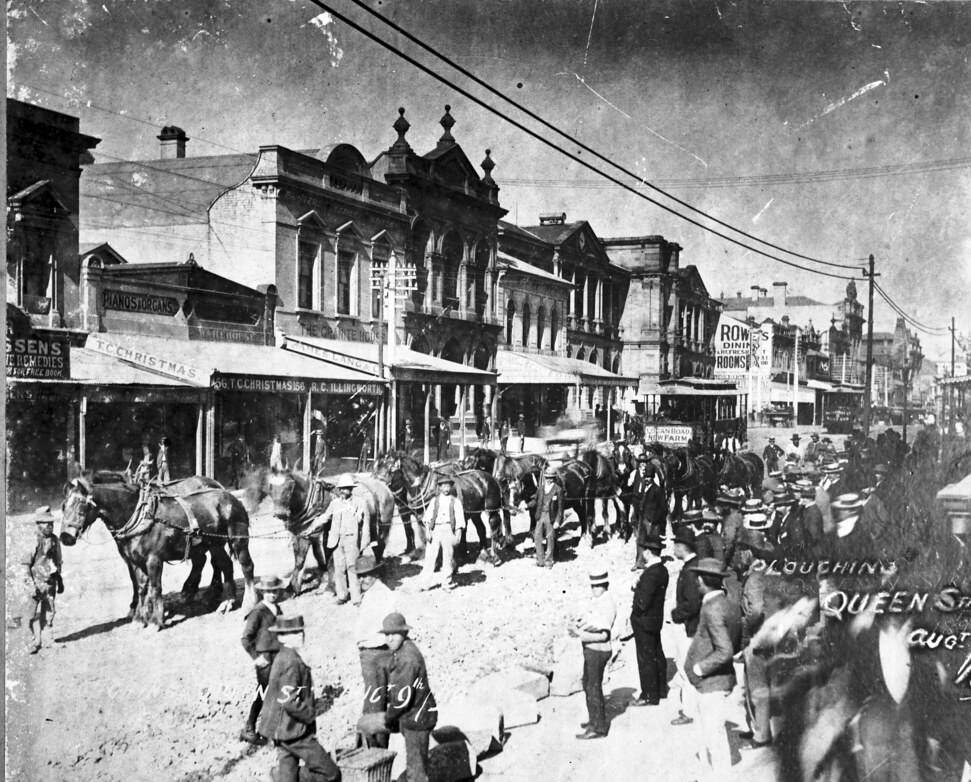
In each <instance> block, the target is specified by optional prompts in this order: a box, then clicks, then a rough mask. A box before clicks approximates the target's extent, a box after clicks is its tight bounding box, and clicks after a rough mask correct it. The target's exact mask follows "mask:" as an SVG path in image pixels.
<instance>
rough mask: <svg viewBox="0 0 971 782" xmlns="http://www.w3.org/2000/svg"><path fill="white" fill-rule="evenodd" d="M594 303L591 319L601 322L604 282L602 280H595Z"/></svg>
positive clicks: (599, 278)
mask: <svg viewBox="0 0 971 782" xmlns="http://www.w3.org/2000/svg"><path fill="white" fill-rule="evenodd" d="M595 296H596V301H595V302H594V313H593V317H594V318H595V319H596V320H603V303H604V281H603V278H601V277H598V278H597V292H596V294H595Z"/></svg>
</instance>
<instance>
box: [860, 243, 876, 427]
mask: <svg viewBox="0 0 971 782" xmlns="http://www.w3.org/2000/svg"><path fill="white" fill-rule="evenodd" d="M869 261H870V263H869V269H868V270H864V272H863V276H864V277H866V278H867V279H868V280H869V281H870V292H869V296H868V303H867V307H868V309H867V318H866V320H867V324H866V382H865V384H864V390H863V437H864V438H866V437H869V436H870V393H871V389H872V387H873V278H874V277H879V276H880V275H879V274H876V273H875V272H874V271H873V255H872V254H871V255H870V258H869Z"/></svg>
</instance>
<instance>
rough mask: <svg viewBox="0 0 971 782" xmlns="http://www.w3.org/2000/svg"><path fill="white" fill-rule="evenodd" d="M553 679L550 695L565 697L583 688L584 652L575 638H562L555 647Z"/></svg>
mask: <svg viewBox="0 0 971 782" xmlns="http://www.w3.org/2000/svg"><path fill="white" fill-rule="evenodd" d="M553 659H554V660H555V661H556V662H555V663H554V664H553V681H552V682H551V683H550V695H556V696H558V697H561V698H565V697H567V696H569V695H573V693H575V692H580V690H582V689H583V653H582V651H581V650H580V644H579V642H577V641H576V640H575V639H573V638H561V639H559V640H557V642H556V645H555V646H554V647H553Z"/></svg>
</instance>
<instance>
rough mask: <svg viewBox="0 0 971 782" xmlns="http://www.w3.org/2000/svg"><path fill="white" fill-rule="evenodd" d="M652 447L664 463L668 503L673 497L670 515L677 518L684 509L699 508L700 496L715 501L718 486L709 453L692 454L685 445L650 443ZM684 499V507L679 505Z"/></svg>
mask: <svg viewBox="0 0 971 782" xmlns="http://www.w3.org/2000/svg"><path fill="white" fill-rule="evenodd" d="M651 448H652V450H654V452H655V453H659V454H660V457H661V462H662V464H663V465H664V474H665V484H666V486H665V488H666V491H667V500H668V504H670V503H671V500H672V499H673V500H674V509H673V513H672V518H674V519H680V518H681V516H682V515H683V513H684V511H685V510H690V509H691V508H700V507H701V501H702V499H704V500H705V501H706V502H707V503H708V504H709V505H713V504H714V502H715V496H716V492H717V489H718V485H717V474H716V471H715V464H714V461H713V460H712V458H711V457H710V456H704V455H702V456H691V455H690V454H689V453H688V451H687V450H686V449H685V448H677V449H672V448H667V447H665V446H663V445H661V444H660V443H652V445H651ZM685 499H687V506H686V507H682V505H683V504H684V501H685Z"/></svg>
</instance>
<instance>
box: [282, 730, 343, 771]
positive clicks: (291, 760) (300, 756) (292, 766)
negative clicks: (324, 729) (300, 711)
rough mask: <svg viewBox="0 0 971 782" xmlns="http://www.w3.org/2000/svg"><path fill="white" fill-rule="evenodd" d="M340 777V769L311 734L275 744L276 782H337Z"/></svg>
mask: <svg viewBox="0 0 971 782" xmlns="http://www.w3.org/2000/svg"><path fill="white" fill-rule="evenodd" d="M301 760H302V761H303V762H304V773H303V774H301V773H300V761H301ZM340 776H341V772H340V769H339V768H337V766H336V765H335V763H334V761H333V760H331V757H330V755H328V754H327V752H326V751H325V750H324V748H323V747H322V746H320V743H319V742H318V741H317V737H316V736H315V735H314V733H313V732H308V733H307V735H306V736H304V737H303V738H299V739H294V740H293V741H278V742H276V782H337V780H338V779H340Z"/></svg>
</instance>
